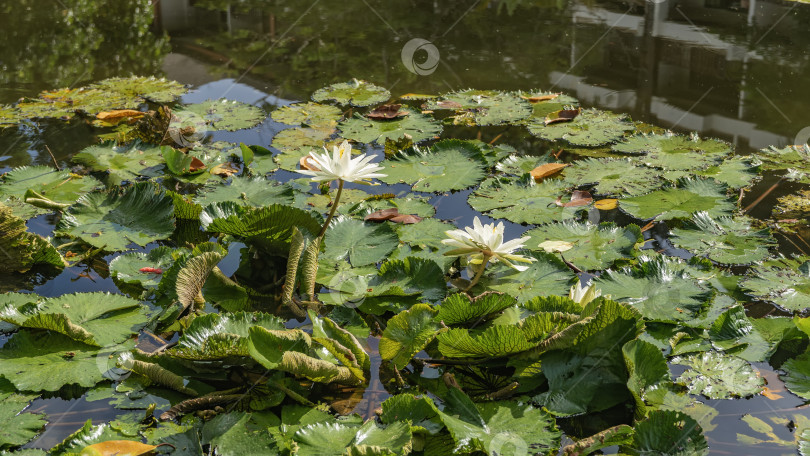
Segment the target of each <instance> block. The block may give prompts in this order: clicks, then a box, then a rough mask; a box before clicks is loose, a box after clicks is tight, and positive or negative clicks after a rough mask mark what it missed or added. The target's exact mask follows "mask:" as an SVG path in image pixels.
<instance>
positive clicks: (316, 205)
mask: <svg viewBox="0 0 810 456" xmlns="http://www.w3.org/2000/svg"><path fill="white" fill-rule="evenodd" d="M332 196H333V195H332V194H328V193H327V194H320V195H312V196H310V197H308V198H307V199H306V200H305V206H306V209H312V210H315V211H317V212H322V213H326V212H329V209H331V207H332V203H333V201H334V199H333V198H332ZM371 196H372V195H370V194H369V193H366V192H364V191H363V190H360V189H356V188H344V189H343V193H341V194H340V201H338V203H339V204H340V206H339V207H338V211H339V212H340V213H342V214H345V213H346V212H348V209H349V208H351V207H354V206H355V205H356V204H359V203H361V202H363V201H365V200H366V199H367V198H370V197H371ZM301 207H304V206H301ZM341 209H342V210H341Z"/></svg>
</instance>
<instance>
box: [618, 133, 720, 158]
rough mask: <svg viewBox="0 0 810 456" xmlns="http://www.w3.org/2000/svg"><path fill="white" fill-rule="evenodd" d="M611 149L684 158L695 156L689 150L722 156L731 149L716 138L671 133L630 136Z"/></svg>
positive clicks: (701, 153)
mask: <svg viewBox="0 0 810 456" xmlns="http://www.w3.org/2000/svg"><path fill="white" fill-rule="evenodd" d="M612 149H613V150H614V151H615V152H620V153H623V154H632V155H643V154H650V155H660V154H673V155H676V156H680V157H684V158H685V157H694V156H697V155H694V154H690V153H691V152H698V153H699V155H704V156H714V157H718V156H719V157H723V156H725V155H729V154H730V153H731V152H732V150H733V149H732V146H731V144H729V143H727V142H725V141H720V140H718V139H701V138H699V137H698V136H697V135H692V136H683V135H675V134H672V133H664V134H651V135H646V134H644V135H636V136H631V137H629V138H627V139H625V140H624V141H622V142H620V143H618V144H615V145H613V147H612ZM680 154H688V155H680Z"/></svg>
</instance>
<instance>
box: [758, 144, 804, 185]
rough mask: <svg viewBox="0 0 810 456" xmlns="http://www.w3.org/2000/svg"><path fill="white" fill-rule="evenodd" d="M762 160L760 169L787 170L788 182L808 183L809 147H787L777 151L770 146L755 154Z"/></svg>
mask: <svg viewBox="0 0 810 456" xmlns="http://www.w3.org/2000/svg"><path fill="white" fill-rule="evenodd" d="M756 156H757V158H759V159H760V160H762V169H765V170H788V171H789V172H788V174H787V176H788V178H789V179H790V180H793V181H796V182H800V183H802V184H808V183H810V145H807V144H803V145H797V146H787V147H785V148H782V149H779V148H777V147H774V146H771V147H769V148H767V149H762V150H761V151H759V153H758V154H756Z"/></svg>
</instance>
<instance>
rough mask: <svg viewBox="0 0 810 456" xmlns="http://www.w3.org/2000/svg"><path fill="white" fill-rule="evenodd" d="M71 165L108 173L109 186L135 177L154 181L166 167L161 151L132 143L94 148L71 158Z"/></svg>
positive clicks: (102, 145)
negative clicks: (77, 164) (74, 163)
mask: <svg viewBox="0 0 810 456" xmlns="http://www.w3.org/2000/svg"><path fill="white" fill-rule="evenodd" d="M73 161H75V162H76V163H79V164H82V165H84V166H86V167H88V168H90V170H92V171H98V172H106V173H108V178H107V183H108V185H109V186H114V185H119V184H121V182H123V181H135V180H136V179H137V178H138V177H141V176H143V177H157V176H160V175H162V174H163V173H164V172H165V169H166V166H165V161H164V160H163V154H162V153H161V151H160V147H158V146H151V145H149V146H148V145H144V144H139V143H134V144H132V145H129V146H116V145H115V144H114V143H105V144H99V145H93V146H89V147H86V148H84V149H82V151H81V152H79V153H78V154H76V155H74V156H73Z"/></svg>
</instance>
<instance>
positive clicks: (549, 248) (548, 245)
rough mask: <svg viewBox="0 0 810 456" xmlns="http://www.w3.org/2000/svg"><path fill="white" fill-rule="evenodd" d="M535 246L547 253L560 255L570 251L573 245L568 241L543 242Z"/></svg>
mask: <svg viewBox="0 0 810 456" xmlns="http://www.w3.org/2000/svg"><path fill="white" fill-rule="evenodd" d="M537 246H538V247H540V248H541V249H543V250H545V251H546V252H548V253H562V252H565V251H568V250H571V249H572V248H573V247H574V243H573V242H568V241H543V242H541V243H540V244H538V245H537Z"/></svg>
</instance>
